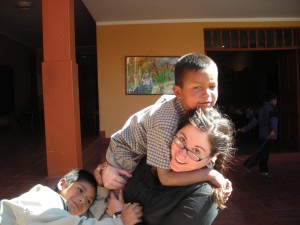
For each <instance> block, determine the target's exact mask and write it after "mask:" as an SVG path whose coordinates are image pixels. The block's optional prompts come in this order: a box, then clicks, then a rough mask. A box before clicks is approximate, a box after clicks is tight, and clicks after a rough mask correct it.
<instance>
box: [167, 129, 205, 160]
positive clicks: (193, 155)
mask: <svg viewBox="0 0 300 225" xmlns="http://www.w3.org/2000/svg"><path fill="white" fill-rule="evenodd" d="M173 142H174V143H175V144H176V146H177V147H178V148H180V149H184V150H185V151H186V154H187V155H188V157H190V158H191V159H192V160H194V161H197V162H199V161H201V160H203V159H207V158H209V157H210V155H209V156H207V157H204V158H201V157H200V156H198V155H197V154H196V153H194V152H193V151H191V150H190V149H188V148H187V147H186V146H185V145H184V144H183V143H182V141H181V140H180V139H179V137H177V136H176V135H175V136H174V138H173Z"/></svg>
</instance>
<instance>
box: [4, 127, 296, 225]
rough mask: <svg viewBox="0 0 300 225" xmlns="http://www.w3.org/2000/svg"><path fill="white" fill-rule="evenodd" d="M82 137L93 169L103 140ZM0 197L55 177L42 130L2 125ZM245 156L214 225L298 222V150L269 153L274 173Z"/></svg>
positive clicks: (85, 156) (101, 156)
mask: <svg viewBox="0 0 300 225" xmlns="http://www.w3.org/2000/svg"><path fill="white" fill-rule="evenodd" d="M90 140H92V139H88V138H85V139H84V140H83V143H84V144H83V146H84V149H85V150H84V153H83V160H84V167H85V168H86V169H88V170H90V171H92V170H93V169H94V168H95V166H96V165H97V164H98V162H99V161H101V160H102V159H104V154H105V151H106V147H107V145H106V144H101V143H100V141H99V140H98V139H97V140H96V141H94V142H91V141H90ZM0 154H1V156H0V181H1V185H0V199H3V198H12V197H14V196H17V195H19V194H21V193H22V192H24V191H26V190H28V189H29V188H30V187H32V186H33V185H35V184H36V183H43V184H45V185H50V186H53V184H54V183H55V182H56V180H57V179H58V178H57V177H51V178H49V177H47V176H46V168H45V161H46V158H45V146H44V140H43V132H42V131H41V130H39V131H35V130H34V129H30V128H28V127H27V128H26V127H23V128H17V129H12V130H9V129H0ZM244 158H245V156H239V157H238V156H237V157H236V159H235V162H234V165H233V166H232V170H231V171H230V172H229V178H230V179H231V180H232V182H233V186H234V192H233V194H232V196H231V198H230V200H229V201H228V208H227V209H225V210H223V211H222V212H220V214H219V216H218V217H217V219H216V220H215V222H214V223H213V224H214V225H269V224H270V225H299V224H300V189H299V187H300V153H281V154H273V155H271V159H270V170H271V172H272V175H273V177H272V178H271V179H266V178H264V177H261V176H260V175H259V174H258V173H257V171H256V168H254V169H253V172H252V174H248V173H247V172H246V171H244V170H243V168H242V166H241V164H242V160H243V159H244Z"/></svg>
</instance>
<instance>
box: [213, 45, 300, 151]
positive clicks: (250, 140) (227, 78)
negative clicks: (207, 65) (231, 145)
mask: <svg viewBox="0 0 300 225" xmlns="http://www.w3.org/2000/svg"><path fill="white" fill-rule="evenodd" d="M293 51H295V50H290V51H282V50H281V51H279V50H278V51H276V50H274V51H207V55H208V56H209V57H211V58H212V59H213V60H214V61H215V62H216V63H217V65H218V69H219V98H218V102H217V104H218V105H219V106H220V108H221V109H222V110H223V111H224V112H225V113H226V114H227V115H229V116H230V117H231V119H232V120H233V122H234V124H235V126H236V128H237V129H238V128H241V127H243V126H245V125H246V124H247V123H248V122H249V121H250V120H251V119H252V117H253V116H254V115H255V112H256V110H257V109H258V108H259V106H260V105H261V104H262V103H263V101H264V96H265V94H266V93H267V92H268V91H272V92H275V93H276V94H277V95H278V99H279V101H278V108H279V110H280V108H281V105H282V102H281V101H285V98H286V97H285V98H283V97H282V96H283V95H284V93H282V92H283V91H284V89H283V87H282V79H283V78H282V72H281V71H280V69H279V68H280V58H282V56H283V55H284V54H293V53H292V52H293ZM294 64H296V63H294ZM294 67H296V65H294ZM295 74H297V72H295ZM297 76H299V75H297ZM295 102H296V103H294V104H297V105H298V104H299V101H298V100H297V98H295ZM284 107H286V106H284ZM287 107H292V106H291V105H290V106H287ZM285 110H286V109H284V110H283V111H285ZM289 111H292V110H289ZM295 116H297V112H295ZM280 118H281V120H285V121H286V118H285V117H284V115H281V116H280ZM296 120H297V119H296ZM295 127H296V128H295V129H294V128H288V129H289V130H290V132H289V133H293V134H294V135H296V136H298V134H299V127H298V126H295ZM257 132H258V131H257V128H256V129H253V130H252V131H251V132H248V133H245V134H239V133H238V134H237V147H238V149H239V151H238V154H239V155H246V154H251V152H253V151H254V150H255V149H256V148H258V147H259V146H258V143H259V142H258V133H257ZM285 132H286V131H285ZM286 139H287V137H286V135H285V134H284V133H283V132H282V130H281V129H279V140H278V146H277V148H276V149H275V150H274V151H273V152H275V153H283V152H285V153H286V152H295V151H299V144H298V143H292V142H287V141H286Z"/></svg>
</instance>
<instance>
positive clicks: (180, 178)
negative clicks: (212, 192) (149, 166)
mask: <svg viewBox="0 0 300 225" xmlns="http://www.w3.org/2000/svg"><path fill="white" fill-rule="evenodd" d="M157 175H158V178H159V181H160V183H161V184H162V185H165V186H186V185H191V184H195V183H199V182H205V181H209V182H211V183H212V184H213V185H214V186H216V187H217V188H219V187H222V185H223V184H224V182H225V178H224V177H223V175H222V174H221V173H219V172H218V171H216V170H213V169H209V168H201V169H198V170H193V171H187V172H174V171H172V170H165V169H160V168H157Z"/></svg>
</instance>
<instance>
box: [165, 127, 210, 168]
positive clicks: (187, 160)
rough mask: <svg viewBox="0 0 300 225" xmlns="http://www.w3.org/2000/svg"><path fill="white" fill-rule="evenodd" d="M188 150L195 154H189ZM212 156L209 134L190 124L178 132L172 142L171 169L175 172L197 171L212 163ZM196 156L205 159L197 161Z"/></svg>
mask: <svg viewBox="0 0 300 225" xmlns="http://www.w3.org/2000/svg"><path fill="white" fill-rule="evenodd" d="M180 142H181V143H180ZM183 146H184V147H183ZM187 149H188V150H189V151H192V152H193V153H194V154H191V153H188V152H187ZM210 154H211V145H210V142H209V139H208V133H206V132H203V131H201V130H200V129H198V128H196V127H195V126H193V125H192V124H188V125H186V126H184V127H183V128H182V129H181V130H179V131H178V132H177V134H176V136H175V137H174V139H173V141H172V145H171V162H170V167H171V169H172V170H173V171H175V172H185V171H192V170H197V169H200V168H202V167H204V166H205V165H206V164H207V163H209V162H210V161H211V159H212V157H211V156H210ZM195 155H196V156H199V158H202V159H203V158H204V159H203V160H201V161H196V160H195V159H197V157H195ZM193 158H194V159H193Z"/></svg>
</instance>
